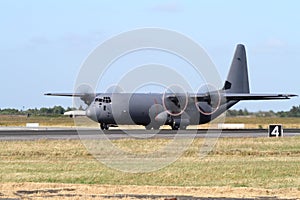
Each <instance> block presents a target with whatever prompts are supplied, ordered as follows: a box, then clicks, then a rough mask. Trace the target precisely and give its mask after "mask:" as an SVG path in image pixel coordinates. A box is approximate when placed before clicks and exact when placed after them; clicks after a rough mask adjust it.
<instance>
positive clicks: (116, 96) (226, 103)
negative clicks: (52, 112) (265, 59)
mask: <svg viewBox="0 0 300 200" xmlns="http://www.w3.org/2000/svg"><path fill="white" fill-rule="evenodd" d="M45 95H50V96H68V97H80V98H81V100H83V101H84V102H85V103H86V104H88V108H87V109H86V116H87V117H89V118H90V119H92V120H93V121H96V122H98V123H100V128H101V129H102V130H108V129H109V127H110V126H117V125H143V126H145V128H146V129H152V128H153V129H159V127H160V126H162V125H170V126H171V128H172V129H173V130H178V129H186V127H187V126H188V125H198V124H204V123H208V122H210V121H211V120H213V119H215V118H217V117H218V116H220V115H221V114H222V113H223V112H225V111H226V110H228V109H229V108H231V107H232V106H233V105H235V104H236V103H238V102H239V101H243V100H277V99H290V97H294V96H297V95H295V94H252V93H250V88H249V80H248V69H247V60H246V51H245V47H244V45H242V44H238V45H237V47H236V51H235V54H234V57H233V60H232V64H231V67H230V70H229V73H228V76H227V79H226V81H225V84H224V87H223V88H222V89H220V90H214V91H210V92H205V93H196V94H187V93H178V94H176V93H99V94H88V93H46V94H45ZM124 102H125V103H124ZM125 104H126V105H125Z"/></svg>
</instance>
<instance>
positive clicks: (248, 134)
mask: <svg viewBox="0 0 300 200" xmlns="http://www.w3.org/2000/svg"><path fill="white" fill-rule="evenodd" d="M177 134H180V137H187V138H188V137H195V138H205V137H209V138H217V137H220V138H256V137H268V130H265V129H243V130H228V129H226V130H219V129H216V130H209V131H208V130H204V129H201V130H184V131H179V132H178V131H173V130H159V131H146V130H108V131H104V132H102V131H100V130H98V129H83V128H81V129H78V130H77V129H75V128H34V129H28V128H24V129H22V128H1V129H0V140H2V141H9V140H21V141H22V140H42V139H49V140H78V139H109V140H117V139H130V138H131V139H132V138H137V139H149V138H166V139H168V138H170V139H171V138H174V137H175V135H177ZM283 136H284V137H292V136H300V130H298V129H286V130H284V134H283Z"/></svg>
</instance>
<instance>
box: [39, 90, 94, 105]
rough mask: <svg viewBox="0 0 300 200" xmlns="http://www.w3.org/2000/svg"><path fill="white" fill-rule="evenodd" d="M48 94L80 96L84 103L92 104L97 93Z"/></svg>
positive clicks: (53, 94) (47, 94)
mask: <svg viewBox="0 0 300 200" xmlns="http://www.w3.org/2000/svg"><path fill="white" fill-rule="evenodd" d="M44 95H46V96H61V97H80V99H81V100H82V101H84V103H86V104H87V105H90V104H91V103H92V102H93V100H94V98H95V97H96V95H97V94H95V93H45V94H44Z"/></svg>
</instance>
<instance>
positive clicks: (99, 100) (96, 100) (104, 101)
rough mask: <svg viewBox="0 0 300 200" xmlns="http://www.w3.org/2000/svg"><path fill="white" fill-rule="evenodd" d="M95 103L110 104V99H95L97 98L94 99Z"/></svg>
mask: <svg viewBox="0 0 300 200" xmlns="http://www.w3.org/2000/svg"><path fill="white" fill-rule="evenodd" d="M95 102H103V103H111V99H110V97H103V99H102V98H100V97H97V98H95Z"/></svg>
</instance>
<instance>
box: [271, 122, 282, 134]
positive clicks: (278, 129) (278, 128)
mask: <svg viewBox="0 0 300 200" xmlns="http://www.w3.org/2000/svg"><path fill="white" fill-rule="evenodd" d="M282 136H283V130H282V125H281V124H270V125H269V137H282Z"/></svg>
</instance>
